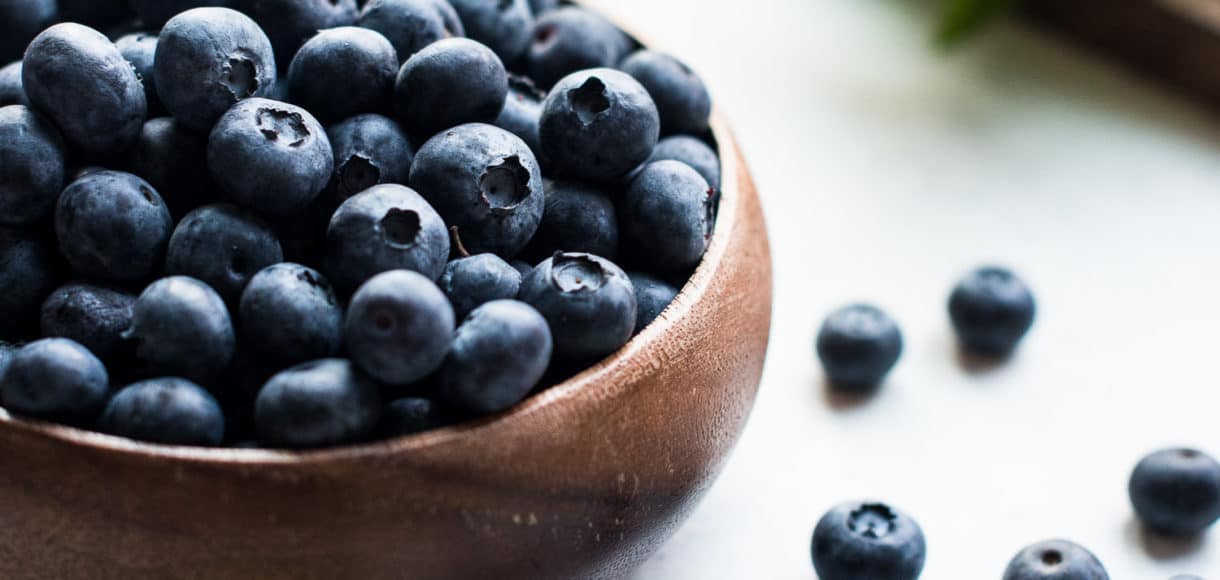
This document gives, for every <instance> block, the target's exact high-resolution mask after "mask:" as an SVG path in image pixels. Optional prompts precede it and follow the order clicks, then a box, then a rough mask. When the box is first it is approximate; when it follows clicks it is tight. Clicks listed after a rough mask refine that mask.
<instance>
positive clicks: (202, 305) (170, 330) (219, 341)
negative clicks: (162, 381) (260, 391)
mask: <svg viewBox="0 0 1220 580" xmlns="http://www.w3.org/2000/svg"><path fill="white" fill-rule="evenodd" d="M124 338H126V339H127V340H131V341H134V342H135V348H136V356H137V357H138V358H139V359H140V362H142V363H143V364H144V365H145V367H146V368H147V370H148V371H150V372H152V373H155V374H160V375H168V376H181V377H184V378H187V379H190V380H192V381H195V382H198V383H202V384H207V383H208V380H209V379H211V378H213V377H216V376H217V375H219V374H220V373H221V372H223V371H224V370H225V367H227V366H228V365H229V361H231V360H232V359H233V352H234V350H235V348H236V345H235V343H236V340H237V339H236V337H235V336H234V334H233V322H232V320H231V319H230V318H229V310H228V309H227V308H225V303H224V300H222V299H221V298H220V295H219V294H217V293H216V291H215V290H213V289H211V288H210V287H208V285H207V284H204V283H203V282H200V281H199V280H196V279H194V278H188V277H186V276H170V277H168V278H162V279H160V280H157V281H156V282H153V283H152V284H150V285H149V286H148V288H146V289H144V292H143V293H141V294H140V296H139V297H138V298H136V303H135V305H134V306H132V317H131V327H130V328H129V329H127V332H126V333H125V334H124Z"/></svg>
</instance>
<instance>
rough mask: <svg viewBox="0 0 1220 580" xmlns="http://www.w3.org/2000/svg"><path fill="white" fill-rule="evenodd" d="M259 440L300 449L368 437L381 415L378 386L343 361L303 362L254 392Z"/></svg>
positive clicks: (272, 378)
mask: <svg viewBox="0 0 1220 580" xmlns="http://www.w3.org/2000/svg"><path fill="white" fill-rule="evenodd" d="M254 413H255V415H254V421H255V424H256V426H257V428H258V440H259V442H260V443H263V444H264V445H267V446H269V447H285V448H293V449H303V448H311V447H326V446H330V445H340V444H344V443H355V442H358V441H361V440H363V439H364V438H365V437H367V436H369V435H370V434H372V431H373V429H375V428H376V427H377V421H378V419H380V415H381V396H380V394H379V393H378V392H377V385H376V384H375V383H373V382H372V381H370V380H369V379H368V378H366V377H364V376H362V375H361V374H360V372H359V371H357V370H356V369H355V367H354V366H353V365H352V364H351V363H350V362H349V361H346V360H343V359H323V360H316V361H312V362H307V363H304V364H302V365H298V366H295V367H292V368H290V369H288V370H286V371H282V372H280V373H278V374H276V375H275V376H273V377H271V380H269V381H267V384H266V385H265V386H263V388H262V390H260V391H259V393H258V399H257V401H256V402H255V407H254Z"/></svg>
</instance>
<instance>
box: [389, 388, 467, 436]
mask: <svg viewBox="0 0 1220 580" xmlns="http://www.w3.org/2000/svg"><path fill="white" fill-rule="evenodd" d="M456 421H457V417H455V416H454V415H453V413H452V412H450V411H449V410H448V409H446V408H445V407H444V406H442V405H441V404H439V403H437V402H435V401H433V400H431V399H424V398H419V397H404V398H402V399H395V400H393V401H390V402H389V403H388V404H387V405H386V406H385V409H383V410H382V412H381V425H380V426H378V428H377V431H378V433H379V434H380V435H381V436H382V437H402V436H404V435H414V434H415V433H422V432H424V431H431V430H433V429H439V428H441V427H444V426H446V425H450V424H452V423H454V422H456Z"/></svg>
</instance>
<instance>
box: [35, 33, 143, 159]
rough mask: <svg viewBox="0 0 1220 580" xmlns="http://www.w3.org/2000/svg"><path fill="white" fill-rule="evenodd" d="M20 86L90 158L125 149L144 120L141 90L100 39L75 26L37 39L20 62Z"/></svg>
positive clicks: (119, 56)
mask: <svg viewBox="0 0 1220 580" xmlns="http://www.w3.org/2000/svg"><path fill="white" fill-rule="evenodd" d="M21 85H22V88H23V89H24V90H25V94H26V97H28V98H29V100H30V103H31V105H32V106H33V108H34V109H35V110H37V111H38V112H40V113H42V114H44V115H46V116H47V117H48V118H49V119H50V120H51V122H53V123H54V124H55V126H56V127H58V128H59V131H60V133H61V134H62V135H63V137H64V139H65V140H66V141H67V142H68V143H70V144H72V145H74V146H76V147H79V148H80V149H82V150H83V151H84V152H86V153H88V154H90V155H103V154H107V153H115V152H119V151H122V150H125V149H127V148H128V147H130V146H131V145H133V144H134V143H135V142H136V139H137V138H138V137H139V136H140V127H142V126H143V124H144V118H145V116H147V114H148V103H147V101H145V99H144V85H143V84H141V83H140V78H139V76H137V75H136V71H135V70H134V69H133V68H132V67H131V64H129V63H128V62H127V61H126V60H125V59H124V58H123V55H122V54H120V53H119V49H118V47H116V46H115V45H114V43H112V42H110V39H108V38H106V37H105V36H103V35H102V33H100V32H98V31H96V30H94V29H92V28H89V27H87V26H82V25H80V24H74V23H63V24H56V25H55V26H52V27H50V28H48V29H46V30H44V31H43V32H42V33H41V34H39V35H38V36H37V37H36V38H34V40H33V42H31V43H30V46H29V47H28V48H27V49H26V51H25V58H24V59H23V60H22V61H21Z"/></svg>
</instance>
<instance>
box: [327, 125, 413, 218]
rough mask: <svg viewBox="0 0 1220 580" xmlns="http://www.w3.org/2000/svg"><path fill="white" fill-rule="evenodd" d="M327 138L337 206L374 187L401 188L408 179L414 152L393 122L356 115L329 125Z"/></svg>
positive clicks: (404, 135) (403, 134) (408, 141)
mask: <svg viewBox="0 0 1220 580" xmlns="http://www.w3.org/2000/svg"><path fill="white" fill-rule="evenodd" d="M326 134H327V136H328V137H329V138H330V145H331V149H333V150H334V155H335V173H334V176H333V177H332V178H331V185H332V186H333V187H334V188H335V193H336V194H337V195H338V198H339V199H338V203H342V201H344V200H346V199H347V198H349V197H351V196H353V195H356V194H357V193H360V192H362V191H364V190H366V189H368V188H370V187H373V186H374V185H378V184H381V183H398V184H404V183H407V180H408V178H410V176H411V161H412V160H413V159H415V150H414V148H413V147H412V146H411V142H410V140H409V139H408V138H407V135H406V133H404V132H403V131H402V129H401V128H400V127H399V126H398V123H395V122H394V121H393V120H392V119H390V118H388V117H384V116H382V115H376V114H366V115H356V116H355V117H351V118H349V119H344V120H343V121H342V122H340V123H338V124H335V125H331V126H330V127H328V128H327V129H326ZM332 213H333V212H332ZM328 217H329V216H328Z"/></svg>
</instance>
